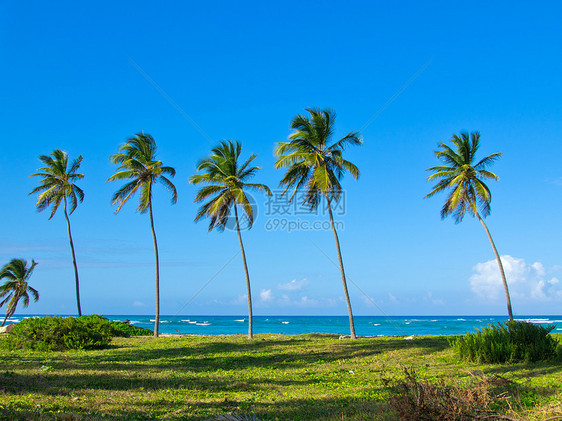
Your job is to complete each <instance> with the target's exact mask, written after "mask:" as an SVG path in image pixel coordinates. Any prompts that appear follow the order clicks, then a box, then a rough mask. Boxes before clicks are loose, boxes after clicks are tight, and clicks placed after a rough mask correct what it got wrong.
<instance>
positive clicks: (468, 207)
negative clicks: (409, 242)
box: [425, 132, 513, 321]
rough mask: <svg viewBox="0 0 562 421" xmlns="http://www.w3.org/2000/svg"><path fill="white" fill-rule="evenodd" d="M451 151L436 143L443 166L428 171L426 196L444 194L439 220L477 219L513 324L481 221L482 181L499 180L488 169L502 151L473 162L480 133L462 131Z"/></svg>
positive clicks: (485, 201)
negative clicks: (469, 217)
mask: <svg viewBox="0 0 562 421" xmlns="http://www.w3.org/2000/svg"><path fill="white" fill-rule="evenodd" d="M451 143H452V146H453V147H452V148H451V147H450V146H449V145H447V144H445V143H443V142H439V144H438V148H437V150H436V151H434V154H435V156H436V157H437V159H438V160H439V161H441V162H442V163H443V165H439V166H435V167H431V168H428V169H427V171H430V172H432V174H431V175H430V176H429V177H427V180H428V181H436V180H438V182H437V184H435V185H434V186H433V189H432V190H431V192H429V193H428V194H427V195H426V196H425V197H426V198H427V197H432V196H433V195H435V194H437V193H440V192H447V193H448V195H447V200H446V201H445V204H444V205H443V207H442V209H441V218H443V219H444V218H446V217H447V216H449V215H452V216H453V217H454V219H455V223H457V224H458V223H460V222H461V221H462V220H463V218H464V216H465V215H466V213H467V212H468V213H469V214H470V215H472V216H474V217H476V218H477V219H478V221H480V223H481V224H482V227H484V231H486V236H487V237H488V240H489V241H490V245H491V246H492V250H493V251H494V255H495V256H496V261H497V263H498V267H499V271H500V276H501V280H502V284H503V288H504V292H505V299H506V302H507V313H508V315H509V320H511V321H513V311H512V309H511V298H510V295H509V288H508V286H507V280H506V278H505V271H504V268H503V264H502V261H501V258H500V255H499V253H498V250H497V248H496V245H495V243H494V240H493V239H492V235H491V234H490V230H489V229H488V226H487V225H486V223H485V222H484V219H483V218H485V217H487V216H488V215H490V212H491V209H492V208H491V205H490V203H491V201H492V193H491V192H490V189H489V187H488V186H487V185H486V183H485V182H484V180H487V179H490V180H498V179H499V177H498V176H497V175H496V174H494V173H493V172H491V171H489V170H488V168H489V167H490V166H491V165H492V164H493V163H494V162H495V161H497V160H498V159H499V158H500V157H501V155H502V154H501V152H496V153H493V154H491V155H488V156H486V157H484V158H481V159H480V160H478V161H476V153H477V152H478V149H479V147H480V133H479V132H472V133H470V135H469V134H468V132H462V133H461V134H460V136H458V135H456V134H454V135H453V136H452V137H451Z"/></svg>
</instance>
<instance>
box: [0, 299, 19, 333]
mask: <svg viewBox="0 0 562 421" xmlns="http://www.w3.org/2000/svg"><path fill="white" fill-rule="evenodd" d="M20 298H21V297H20V296H19V295H15V296H14V297H12V299H11V300H10V303H9V304H8V307H7V308H6V317H4V321H3V322H2V324H1V325H0V327H2V326H4V325H5V324H6V320H8V318H10V317H12V316H13V315H14V313H15V312H16V307H17V306H18V301H19V300H20ZM12 304H13V305H12Z"/></svg>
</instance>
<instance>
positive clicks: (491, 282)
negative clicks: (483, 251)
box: [469, 255, 562, 301]
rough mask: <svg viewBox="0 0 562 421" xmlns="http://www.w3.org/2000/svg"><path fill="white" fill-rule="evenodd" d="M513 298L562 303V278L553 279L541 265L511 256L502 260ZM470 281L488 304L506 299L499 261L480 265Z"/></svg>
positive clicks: (474, 268)
mask: <svg viewBox="0 0 562 421" xmlns="http://www.w3.org/2000/svg"><path fill="white" fill-rule="evenodd" d="M501 260H502V265H503V267H504V271H505V277H506V279H507V286H508V288H509V293H510V295H511V296H512V297H515V298H519V299H525V300H532V301H552V300H556V301H558V300H560V301H562V285H561V283H560V282H559V280H558V278H556V277H554V276H550V275H549V274H548V272H552V271H556V270H557V268H553V269H551V270H550V271H548V272H547V270H546V269H545V268H544V265H543V264H542V263H541V262H535V263H527V262H525V260H524V259H522V258H517V257H513V256H510V255H504V256H501ZM472 270H473V272H474V273H473V274H472V276H471V277H470V278H469V283H470V288H471V289H472V291H473V292H474V293H475V294H476V295H477V296H478V297H479V298H481V299H483V300H485V301H496V300H499V299H503V298H504V290H503V284H502V281H501V277H500V272H499V268H498V264H497V262H496V260H495V259H494V260H489V261H487V262H482V263H477V264H476V265H475V266H474V267H473V268H472Z"/></svg>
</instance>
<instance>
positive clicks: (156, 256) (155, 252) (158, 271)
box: [148, 201, 160, 337]
mask: <svg viewBox="0 0 562 421" xmlns="http://www.w3.org/2000/svg"><path fill="white" fill-rule="evenodd" d="M148 208H149V209H150V228H151V229H152V239H153V240H154V261H155V266H156V314H155V316H154V336H155V337H158V325H159V323H160V262H159V261H158V243H157V241H156V232H155V231H154V218H153V216H152V201H150V203H149V205H148Z"/></svg>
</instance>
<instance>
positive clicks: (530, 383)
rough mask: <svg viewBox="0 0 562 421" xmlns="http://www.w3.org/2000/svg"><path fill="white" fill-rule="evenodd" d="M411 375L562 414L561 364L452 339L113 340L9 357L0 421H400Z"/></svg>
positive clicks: (0, 361)
mask: <svg viewBox="0 0 562 421" xmlns="http://www.w3.org/2000/svg"><path fill="white" fill-rule="evenodd" d="M558 338H559V339H560V338H561V337H560V335H559V336H558ZM404 368H413V369H415V371H416V372H417V373H418V375H419V376H420V377H421V378H424V379H433V380H437V379H441V378H442V379H443V380H444V382H445V383H446V384H457V385H461V386H467V385H469V384H470V383H471V382H474V380H475V379H477V378H479V376H480V375H481V374H483V373H485V374H486V375H488V376H492V377H493V376H501V379H502V380H503V379H505V380H506V381H508V382H506V384H508V385H509V390H510V391H509V393H507V394H506V395H505V396H504V400H503V403H502V404H501V405H500V406H499V407H500V410H501V411H502V412H503V414H505V415H508V416H510V417H512V418H514V419H518V420H544V419H546V418H548V417H553V416H556V415H562V363H561V362H560V361H552V362H548V363H535V364H523V363H522V364H510V365H481V364H476V363H467V362H459V361H458V360H457V359H456V358H455V356H454V355H453V353H452V351H451V349H450V348H449V346H448V341H447V338H445V337H420V338H414V339H413V340H405V339H403V338H365V339H358V340H356V341H351V340H338V337H337V336H330V335H299V336H281V335H257V337H256V339H255V340H254V341H248V340H247V339H245V337H242V336H222V337H221V336H219V337H217V336H212V337H211V336H209V337H195V336H190V337H174V338H152V337H141V338H116V339H114V341H113V343H112V346H111V348H110V349H106V350H99V351H79V352H76V351H73V352H60V353H59V352H52V353H40V352H30V351H18V352H8V351H0V419H9V420H102V419H103V420H144V419H164V420H176V419H189V420H207V419H210V418H213V417H216V416H218V415H221V414H227V413H232V412H237V413H242V412H243V413H249V414H253V415H255V416H256V417H257V418H259V419H260V420H334V421H335V420H394V419H397V416H396V414H395V413H394V412H392V410H391V409H390V408H389V405H388V402H389V400H390V398H391V396H392V395H393V393H394V392H393V391H392V390H391V389H390V386H389V384H388V383H387V382H386V380H387V379H400V378H403V377H404ZM494 378H497V377H494ZM385 379H386V380H385ZM511 382H513V383H511ZM391 384H392V383H391ZM561 419H562V418H561Z"/></svg>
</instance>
